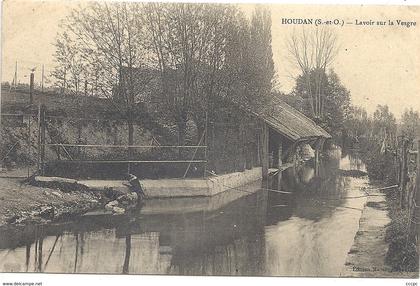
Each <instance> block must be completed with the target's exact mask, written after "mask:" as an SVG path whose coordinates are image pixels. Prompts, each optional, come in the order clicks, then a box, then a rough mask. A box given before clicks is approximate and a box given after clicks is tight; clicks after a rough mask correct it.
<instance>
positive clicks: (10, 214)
mask: <svg viewBox="0 0 420 286" xmlns="http://www.w3.org/2000/svg"><path fill="white" fill-rule="evenodd" d="M107 200H109V199H107V198H106V197H105V196H103V195H102V194H99V193H95V192H91V191H89V190H83V191H79V192H67V191H65V190H60V189H58V188H44V187H37V186H32V185H30V184H28V183H26V182H24V181H23V180H22V179H16V178H0V227H2V226H5V225H8V224H40V223H47V222H50V221H57V220H61V219H66V218H70V217H74V216H77V215H79V214H82V213H84V212H86V211H88V210H91V209H95V208H99V207H101V206H103V204H104V203H106V201H107Z"/></svg>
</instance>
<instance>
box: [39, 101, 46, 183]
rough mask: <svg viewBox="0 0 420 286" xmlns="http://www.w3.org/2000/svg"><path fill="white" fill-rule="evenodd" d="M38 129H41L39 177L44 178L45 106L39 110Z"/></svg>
mask: <svg viewBox="0 0 420 286" xmlns="http://www.w3.org/2000/svg"><path fill="white" fill-rule="evenodd" d="M40 116H41V118H40V128H41V132H40V148H41V149H40V153H41V154H40V171H41V175H42V176H44V173H45V127H46V122H45V105H43V104H42V105H41V108H40Z"/></svg>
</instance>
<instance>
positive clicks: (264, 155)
mask: <svg viewBox="0 0 420 286" xmlns="http://www.w3.org/2000/svg"><path fill="white" fill-rule="evenodd" d="M268 131H269V129H268V126H267V124H266V123H265V122H263V130H262V144H261V145H262V146H261V148H262V152H261V153H262V154H261V155H262V156H261V165H262V177H263V179H266V178H267V177H268V139H269V138H268V136H269V135H268Z"/></svg>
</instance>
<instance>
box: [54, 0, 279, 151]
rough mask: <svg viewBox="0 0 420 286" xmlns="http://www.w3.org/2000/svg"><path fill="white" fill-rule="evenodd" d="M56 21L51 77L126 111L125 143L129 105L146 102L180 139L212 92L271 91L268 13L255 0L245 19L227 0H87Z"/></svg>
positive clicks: (252, 94)
mask: <svg viewBox="0 0 420 286" xmlns="http://www.w3.org/2000/svg"><path fill="white" fill-rule="evenodd" d="M63 28H64V31H63V33H61V34H60V35H59V36H58V39H57V42H56V55H55V58H56V61H57V68H56V70H55V71H54V73H53V76H54V77H55V78H56V82H57V84H58V85H59V86H62V87H63V88H64V89H70V90H73V91H74V92H75V93H78V94H80V91H81V90H85V89H89V90H90V91H91V92H90V93H93V94H95V95H97V96H101V97H106V98H109V99H110V100H111V101H112V102H114V103H115V106H116V109H117V110H119V111H120V112H121V113H123V114H125V115H126V118H127V122H128V126H129V129H130V132H129V134H131V135H129V137H130V138H129V144H131V142H132V128H133V120H134V118H133V113H134V110H133V108H134V107H136V108H137V109H138V108H140V111H141V112H146V108H145V106H152V107H153V110H157V111H158V112H157V115H158V116H159V117H160V118H161V119H164V121H165V122H168V123H170V124H174V125H175V126H176V128H177V131H178V141H179V142H178V143H179V144H180V145H184V144H185V136H186V129H187V122H188V121H189V120H191V121H193V122H194V123H195V125H196V126H197V130H198V134H199V135H198V137H199V138H200V137H201V134H203V131H204V126H205V114H206V112H207V111H209V110H213V109H214V108H210V106H211V105H213V104H215V100H214V99H215V97H216V96H218V97H232V98H235V100H236V101H238V102H240V103H244V104H245V103H247V102H251V101H252V102H254V100H255V99H257V100H259V99H262V98H264V97H266V96H267V95H269V93H270V91H271V87H272V84H271V82H272V78H273V75H274V64H273V59H272V51H271V18H270V13H269V11H268V10H267V9H264V8H262V7H258V8H257V9H256V10H255V12H254V14H253V16H252V19H251V20H248V19H247V18H246V17H245V16H244V15H243V13H242V12H241V11H240V10H239V9H238V8H237V7H236V6H234V5H223V4H211V5H210V4H185V3H165V4H160V3H123V2H121V3H91V4H88V5H85V6H81V7H80V8H79V9H75V10H74V11H73V12H72V14H71V15H70V17H68V19H67V20H66V21H65V22H64V23H63ZM88 94H89V93H88ZM213 116H217V115H216V114H213Z"/></svg>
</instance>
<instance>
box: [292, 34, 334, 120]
mask: <svg viewBox="0 0 420 286" xmlns="http://www.w3.org/2000/svg"><path fill="white" fill-rule="evenodd" d="M287 48H288V51H289V54H290V56H291V60H292V62H293V63H294V64H295V65H296V66H297V67H298V69H299V71H300V82H301V83H300V84H301V85H302V88H303V89H304V91H305V93H306V97H307V98H308V103H309V106H310V113H311V117H312V118H314V119H315V120H317V121H318V120H321V119H322V118H323V117H324V111H325V105H326V101H325V92H326V91H325V81H326V76H325V75H326V70H327V69H328V67H329V66H330V65H331V63H332V62H333V61H334V58H335V56H336V55H337V51H338V49H337V36H336V35H335V34H334V33H333V31H332V30H330V29H328V28H325V27H322V28H319V27H317V28H315V29H314V30H310V31H308V30H305V29H302V30H301V32H297V31H296V30H295V31H294V33H293V34H291V36H290V37H289V38H288V40H287Z"/></svg>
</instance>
